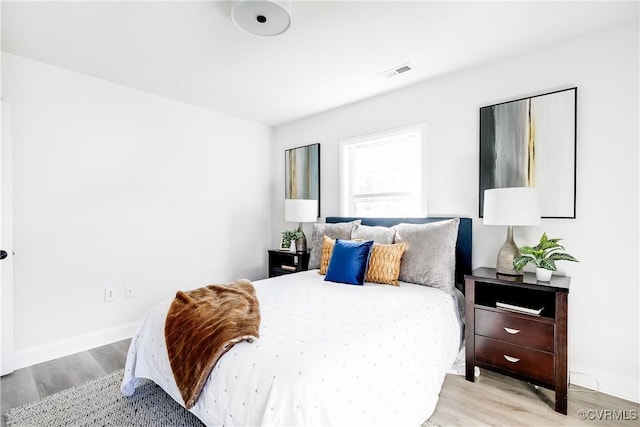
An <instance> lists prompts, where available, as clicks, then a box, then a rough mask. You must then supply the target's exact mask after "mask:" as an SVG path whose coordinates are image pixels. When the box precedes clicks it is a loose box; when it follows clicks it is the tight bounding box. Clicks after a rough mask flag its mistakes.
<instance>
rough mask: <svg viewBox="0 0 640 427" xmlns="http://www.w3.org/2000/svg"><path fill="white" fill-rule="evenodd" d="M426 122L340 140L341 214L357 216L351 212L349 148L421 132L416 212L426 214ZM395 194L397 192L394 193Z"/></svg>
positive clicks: (421, 214) (417, 214) (420, 214)
mask: <svg viewBox="0 0 640 427" xmlns="http://www.w3.org/2000/svg"><path fill="white" fill-rule="evenodd" d="M425 128H426V126H425V124H424V123H420V124H414V125H409V126H404V127H400V128H394V129H389V130H385V131H381V132H374V133H370V134H366V135H359V136H355V137H350V138H345V139H342V140H340V141H339V180H340V181H339V183H338V185H339V188H340V203H339V205H340V215H342V216H355V215H353V214H352V213H351V212H349V206H350V205H351V195H350V194H349V183H348V181H349V179H350V177H349V176H348V174H349V171H348V163H349V159H348V155H347V149H348V147H349V146H351V145H355V144H363V143H368V142H373V141H375V140H379V139H387V138H389V137H393V136H397V135H402V134H407V133H413V132H419V133H420V166H419V169H420V190H419V205H420V212H418V213H416V215H415V216H426V212H427V209H426V181H425V177H426V173H425V167H424V166H425V165H426V148H425V147H426V144H425V143H424V141H425ZM394 194H395V193H394Z"/></svg>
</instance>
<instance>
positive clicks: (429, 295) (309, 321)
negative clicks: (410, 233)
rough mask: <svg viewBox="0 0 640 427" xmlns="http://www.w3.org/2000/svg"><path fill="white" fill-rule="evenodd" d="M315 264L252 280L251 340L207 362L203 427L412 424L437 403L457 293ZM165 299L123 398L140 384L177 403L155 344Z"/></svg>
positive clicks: (141, 339) (452, 354) (139, 339)
mask: <svg viewBox="0 0 640 427" xmlns="http://www.w3.org/2000/svg"><path fill="white" fill-rule="evenodd" d="M323 278H324V277H323V276H320V275H319V274H318V273H317V270H312V271H307V272H302V273H297V274H292V275H287V276H281V277H276V278H273V279H268V280H261V281H256V282H254V285H255V288H256V293H257V296H258V299H259V301H260V312H261V316H262V322H261V326H260V339H258V340H256V341H255V342H254V343H247V342H241V343H239V344H237V345H235V346H234V347H233V348H232V349H231V350H230V351H229V352H227V353H226V354H225V355H224V356H222V358H220V360H219V361H218V363H217V365H216V366H215V368H214V370H213V372H212V374H211V376H210V377H209V379H208V381H207V383H206V384H205V387H204V390H203V392H202V395H201V396H200V399H199V400H198V402H197V403H196V405H195V406H194V407H193V408H192V409H191V412H193V413H194V414H195V415H196V416H198V418H200V419H201V420H202V421H203V422H204V423H205V424H207V425H209V426H214V425H225V426H233V425H237V426H257V425H271V426H276V425H277V426H284V425H322V426H329V425H345V426H355V425H358V426H361V425H378V426H390V425H393V426H400V425H406V426H419V425H420V424H421V423H422V422H423V421H425V420H426V419H428V418H429V416H430V415H431V414H432V413H433V410H434V409H435V405H436V402H437V399H438V394H439V392H440V389H441V386H442V382H443V380H444V376H445V373H446V372H447V369H448V368H449V367H450V366H451V365H452V363H453V362H454V361H455V359H456V356H457V354H458V350H459V347H460V324H459V320H458V313H457V304H456V303H455V302H454V298H453V297H452V296H451V295H448V294H446V293H444V292H442V291H440V290H437V289H434V288H430V287H426V286H418V285H413V284H407V283H401V284H400V286H399V287H395V286H388V285H379V284H373V283H365V285H364V286H352V285H343V284H336V283H331V282H325V281H323ZM170 304H171V301H167V302H165V303H162V304H159V305H157V306H156V307H154V308H153V309H152V310H151V311H150V312H149V313H148V314H147V316H146V317H145V319H144V321H143V323H142V324H141V326H140V327H139V330H138V331H137V333H136V334H135V335H134V337H133V339H132V342H131V347H130V349H129V353H128V356H127V362H126V367H125V375H124V379H123V381H122V387H121V390H122V393H123V394H124V395H127V396H130V395H132V394H133V393H134V392H135V386H136V384H137V382H138V381H139V379H141V378H148V379H151V380H152V381H154V382H155V383H157V384H158V385H160V386H161V387H162V388H163V389H164V390H165V391H166V392H167V393H169V395H171V396H172V397H173V398H174V399H175V400H176V401H177V402H179V403H181V404H182V403H183V402H182V398H181V396H180V393H179V391H178V389H177V387H176V384H175V381H174V379H173V374H172V372H171V367H170V365H169V360H168V356H167V350H166V347H165V340H164V320H165V313H166V311H167V310H168V308H169V305H170Z"/></svg>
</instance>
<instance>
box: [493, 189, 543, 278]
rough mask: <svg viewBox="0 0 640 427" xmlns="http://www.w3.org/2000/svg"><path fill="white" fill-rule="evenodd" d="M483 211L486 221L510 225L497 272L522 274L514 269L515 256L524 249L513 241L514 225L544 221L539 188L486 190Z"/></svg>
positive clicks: (536, 223) (514, 274)
mask: <svg viewBox="0 0 640 427" xmlns="http://www.w3.org/2000/svg"><path fill="white" fill-rule="evenodd" d="M483 212H484V220H483V224H485V225H506V226H507V239H506V240H505V242H504V244H503V245H502V247H501V248H500V251H499V252H498V259H497V263H496V273H498V274H502V275H507V276H522V275H523V273H522V271H517V270H516V269H515V268H513V259H514V258H516V257H518V256H520V249H518V246H516V244H515V242H514V241H513V226H514V225H538V224H540V197H539V195H538V190H537V189H536V188H533V187H511V188H493V189H490V190H485V192H484V209H483Z"/></svg>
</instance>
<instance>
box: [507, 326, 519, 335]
mask: <svg viewBox="0 0 640 427" xmlns="http://www.w3.org/2000/svg"><path fill="white" fill-rule="evenodd" d="M504 330H505V331H507V333H508V334H511V335H515V334H517V333H519V332H520V329H511V328H506V327H505V328H504Z"/></svg>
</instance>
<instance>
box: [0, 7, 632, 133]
mask: <svg viewBox="0 0 640 427" xmlns="http://www.w3.org/2000/svg"><path fill="white" fill-rule="evenodd" d="M230 9H231V5H230V2H228V1H226V0H222V1H196V2H188V1H141V2H131V1H124V2H117V1H106V2H96V1H70V2H57V1H45V2H30V1H24V0H20V1H7V0H3V1H2V49H3V50H4V51H7V52H10V53H14V54H17V55H21V56H25V57H28V58H32V59H36V60H39V61H42V62H46V63H49V64H53V65H57V66H60V67H64V68H67V69H69V70H74V71H77V72H80V73H84V74H88V75H91V76H95V77H99V78H102V79H106V80H109V81H112V82H115V83H119V84H122V85H126V86H130V87H133V88H137V89H141V90H144V91H148V92H151V93H155V94H158V95H163V96H166V97H169V98H173V99H177V100H181V101H185V102H188V103H191V104H194V105H198V106H201V107H205V108H209V109H212V110H216V111H219V112H222V113H226V114H230V115H233V116H237V117H243V118H247V119H251V120H254V121H257V122H261V123H265V124H268V125H277V124H281V123H285V122H288V121H291V120H295V119H297V118H301V117H304V116H308V115H311V114H315V113H318V112H321V111H324V110H328V109H331V108H335V107H338V106H341V105H345V104H348V103H351V102H355V101H358V100H361V99H364V98H367V97H370V96H373V95H376V94H380V93H383V92H386V91H390V90H393V89H396V88H398V87H401V86H406V85H409V84H413V83H416V82H418V81H421V80H425V79H429V78H434V77H436V76H439V75H442V74H445V73H451V72H455V71H457V70H460V69H463V68H467V67H471V66H474V65H477V64H480V63H483V62H489V61H492V60H495V59H498V58H502V57H505V56H511V55H516V54H518V53H519V52H523V51H526V50H530V49H534V48H538V47H542V46H545V45H548V44H551V43H555V42H558V41H560V40H565V39H569V38H572V37H576V36H579V35H581V34H585V33H588V32H593V31H596V30H598V29H602V28H605V27H611V26H616V25H623V24H625V23H628V22H632V21H637V20H638V2H637V1H626V2H611V1H602V2H596V1H586V2H576V1H570V2H479V1H472V2H460V1H454V2H446V1H440V2H436V1H410V2H399V1H354V2H348V1H326V0H323V1H294V2H293V4H292V15H293V20H292V24H291V28H290V29H289V30H288V31H287V32H286V33H285V34H283V35H280V36H276V37H259V36H254V35H251V34H247V33H245V32H243V31H241V30H240V29H238V28H236V27H235V26H234V24H233V23H232V21H231V19H230ZM594 60H597V59H594ZM407 62H408V63H411V64H412V65H413V66H414V67H415V70H413V71H411V72H409V73H405V74H401V75H399V76H396V77H393V78H391V79H384V78H382V77H380V76H379V75H378V73H381V72H383V71H386V70H388V69H390V68H393V67H396V66H398V65H401V64H404V63H407Z"/></svg>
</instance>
